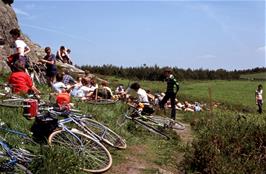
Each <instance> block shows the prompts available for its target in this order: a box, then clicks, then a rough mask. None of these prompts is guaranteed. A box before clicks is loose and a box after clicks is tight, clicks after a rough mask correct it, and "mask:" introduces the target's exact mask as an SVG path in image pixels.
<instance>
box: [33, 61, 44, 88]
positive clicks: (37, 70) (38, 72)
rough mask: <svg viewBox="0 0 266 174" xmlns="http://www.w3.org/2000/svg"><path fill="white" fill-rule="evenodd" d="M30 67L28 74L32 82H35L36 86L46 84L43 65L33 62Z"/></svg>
mask: <svg viewBox="0 0 266 174" xmlns="http://www.w3.org/2000/svg"><path fill="white" fill-rule="evenodd" d="M31 64H32V66H31V67H30V68H29V74H30V77H31V79H32V80H34V81H36V82H37V83H38V84H40V85H41V84H46V82H47V80H46V78H45V69H46V67H45V65H42V64H38V63H35V62H32V63H31Z"/></svg>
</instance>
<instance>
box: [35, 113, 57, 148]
mask: <svg viewBox="0 0 266 174" xmlns="http://www.w3.org/2000/svg"><path fill="white" fill-rule="evenodd" d="M56 128H58V119H57V118H54V117H52V116H51V115H50V114H49V113H45V114H39V115H38V116H37V117H35V122H34V123H33V125H32V127H31V132H32V133H33V139H34V140H35V141H36V142H40V143H45V142H47V139H48V137H49V135H50V134H51V133H52V132H53V131H54V130H55V129H56Z"/></svg>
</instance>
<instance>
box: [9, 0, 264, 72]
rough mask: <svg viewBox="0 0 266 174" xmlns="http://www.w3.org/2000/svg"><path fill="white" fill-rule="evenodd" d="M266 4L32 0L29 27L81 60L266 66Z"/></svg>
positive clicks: (27, 4)
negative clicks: (66, 48) (68, 49)
mask: <svg viewBox="0 0 266 174" xmlns="http://www.w3.org/2000/svg"><path fill="white" fill-rule="evenodd" d="M265 7H266V6H265V1H228V0H227V1H108V0H107V1H88V0H87V1H85V0H83V1H67V0H66V1H60V0H59V1H37V0H35V1H34V0H31V1H25V0H15V2H14V4H13V8H14V10H15V12H16V14H17V17H18V20H19V24H20V27H21V29H22V31H23V32H24V33H25V34H27V35H28V36H29V37H30V38H31V40H33V41H34V42H36V43H38V44H40V45H41V46H42V47H45V46H50V47H52V49H53V52H54V53H55V52H56V50H57V49H58V48H59V47H60V46H61V45H64V46H66V47H68V48H70V49H71V50H72V57H73V59H74V62H75V63H76V64H78V65H84V64H88V65H103V64H113V65H116V66H126V67H129V66H141V65H143V64H146V65H148V66H153V65H155V64H156V65H158V66H161V67H162V66H172V67H178V68H184V69H187V68H191V69H199V68H203V69H219V68H223V69H226V70H234V69H237V70H239V69H248V68H255V67H265V66H266V58H265V50H266V46H265V45H266V44H265V40H266V37H265V33H266V30H265V23H266V21H265Z"/></svg>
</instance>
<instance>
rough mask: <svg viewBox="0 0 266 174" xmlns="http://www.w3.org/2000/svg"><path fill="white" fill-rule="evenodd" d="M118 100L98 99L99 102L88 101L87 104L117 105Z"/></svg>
mask: <svg viewBox="0 0 266 174" xmlns="http://www.w3.org/2000/svg"><path fill="white" fill-rule="evenodd" d="M117 101H118V100H112V99H98V100H88V101H86V103H88V104H95V105H108V104H115V103H116V102H117Z"/></svg>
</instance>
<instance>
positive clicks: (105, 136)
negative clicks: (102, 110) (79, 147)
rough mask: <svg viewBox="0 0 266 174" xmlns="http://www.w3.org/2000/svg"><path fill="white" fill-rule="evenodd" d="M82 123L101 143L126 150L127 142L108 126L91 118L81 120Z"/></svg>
mask: <svg viewBox="0 0 266 174" xmlns="http://www.w3.org/2000/svg"><path fill="white" fill-rule="evenodd" d="M81 121H82V123H83V124H84V126H86V127H87V129H89V130H90V132H91V133H93V135H95V136H96V137H97V138H98V139H99V140H100V141H103V142H105V143H106V144H108V145H110V146H112V147H116V148H118V149H126V147H127V144H126V141H125V140H124V139H123V138H122V137H121V136H120V135H118V134H117V133H115V132H114V131H113V130H111V129H110V128H108V127H107V126H105V125H103V124H101V123H99V122H97V121H95V120H92V119H89V118H81ZM85 133H86V131H85Z"/></svg>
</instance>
